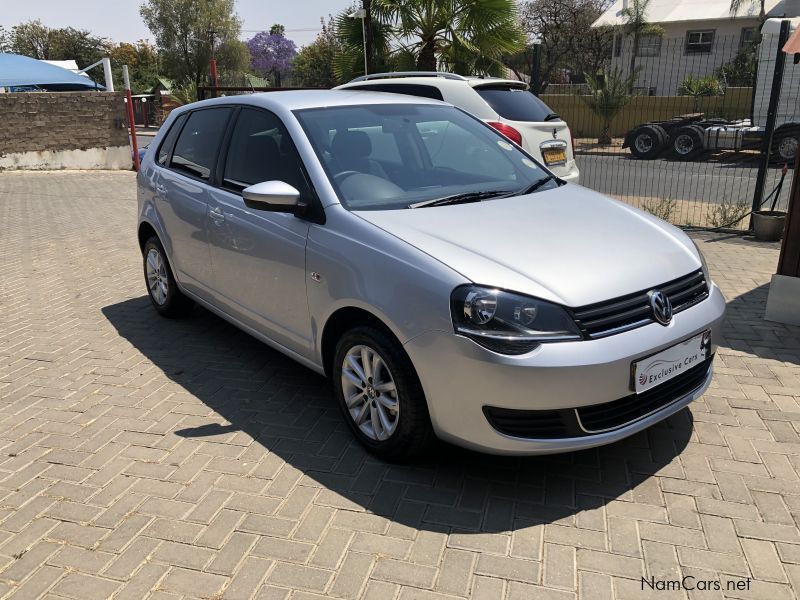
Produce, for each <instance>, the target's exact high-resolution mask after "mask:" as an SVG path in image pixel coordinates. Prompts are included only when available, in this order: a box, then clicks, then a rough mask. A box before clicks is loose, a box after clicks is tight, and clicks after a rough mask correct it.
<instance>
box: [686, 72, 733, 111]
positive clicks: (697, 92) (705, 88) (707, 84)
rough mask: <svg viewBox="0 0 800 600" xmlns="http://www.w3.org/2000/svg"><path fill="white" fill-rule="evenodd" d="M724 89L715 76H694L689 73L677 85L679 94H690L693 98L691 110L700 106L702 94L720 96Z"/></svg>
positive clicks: (695, 109)
mask: <svg viewBox="0 0 800 600" xmlns="http://www.w3.org/2000/svg"><path fill="white" fill-rule="evenodd" d="M724 93H725V90H724V89H723V88H722V84H721V83H720V82H719V79H717V78H716V77H711V76H708V77H695V76H694V75H689V76H687V77H686V79H684V80H683V81H682V82H681V84H680V85H679V86H678V95H679V96H691V97H692V98H694V108H693V110H694V111H695V112H697V111H698V110H699V107H700V98H702V97H704V96H722V95H723V94H724Z"/></svg>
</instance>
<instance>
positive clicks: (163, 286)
mask: <svg viewBox="0 0 800 600" xmlns="http://www.w3.org/2000/svg"><path fill="white" fill-rule="evenodd" d="M145 272H146V275H147V288H148V290H149V291H150V296H152V298H153V300H154V301H155V303H156V304H158V305H159V306H163V305H164V303H165V302H166V301H167V293H168V292H169V278H168V277H167V264H166V262H165V261H164V258H163V257H162V256H161V253H160V252H159V251H158V250H157V249H155V248H150V250H149V251H148V252H147V259H146V260H145Z"/></svg>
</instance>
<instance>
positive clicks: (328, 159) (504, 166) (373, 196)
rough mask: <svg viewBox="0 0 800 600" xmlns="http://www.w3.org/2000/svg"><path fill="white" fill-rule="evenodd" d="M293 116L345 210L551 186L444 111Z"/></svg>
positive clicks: (509, 148)
mask: <svg viewBox="0 0 800 600" xmlns="http://www.w3.org/2000/svg"><path fill="white" fill-rule="evenodd" d="M295 115H296V116H297V119H298V120H299V121H300V124H301V125H302V127H303V129H304V130H305V132H306V135H307V136H308V138H309V139H310V140H311V144H312V146H313V147H314V150H315V151H316V153H317V156H318V157H319V160H320V162H321V163H322V165H323V167H324V168H325V170H326V172H327V174H328V177H329V178H330V179H331V182H332V183H333V187H334V189H335V190H336V192H337V194H338V196H339V199H340V201H341V202H342V204H343V205H344V206H345V207H346V208H348V209H350V210H387V209H400V208H408V207H410V206H411V207H414V206H415V205H416V206H419V205H420V204H425V203H426V202H427V201H430V202H435V201H436V200H437V199H448V198H451V197H453V196H459V197H463V196H472V197H475V196H474V195H477V196H480V197H481V198H489V197H491V196H494V195H497V196H501V195H509V194H512V193H523V192H525V191H526V190H528V191H530V190H531V189H532V188H533V189H540V190H543V189H548V188H549V187H551V186H555V185H558V184H557V182H556V181H544V180H545V179H547V178H548V176H549V175H550V173H549V172H547V171H545V169H544V168H543V167H541V166H540V165H539V164H537V163H536V162H534V161H533V160H532V159H531V158H530V157H529V156H528V155H526V154H525V153H524V152H523V151H522V150H520V149H519V148H518V147H517V146H515V145H514V144H512V143H511V142H509V141H508V140H507V139H506V138H505V137H503V136H502V135H500V134H498V133H497V132H495V131H494V130H493V129H491V128H489V127H487V126H486V125H484V124H483V123H482V122H480V121H478V120H477V119H475V118H473V117H471V116H469V115H467V114H466V113H464V112H462V111H461V110H459V109H456V108H453V107H451V106H439V105H433V104H432V105H426V104H370V105H355V106H341V107H328V108H314V109H305V110H298V111H295ZM537 183H538V185H537ZM495 193H496V194H495Z"/></svg>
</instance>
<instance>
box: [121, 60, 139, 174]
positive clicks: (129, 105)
mask: <svg viewBox="0 0 800 600" xmlns="http://www.w3.org/2000/svg"><path fill="white" fill-rule="evenodd" d="M122 80H123V82H124V83H125V104H126V105H127V106H126V110H127V112H128V125H130V128H131V150H133V168H134V169H135V170H136V172H138V171H139V144H138V143H137V142H136V122H135V121H134V118H135V117H134V115H133V97H132V96H131V80H130V77H129V76H128V65H122Z"/></svg>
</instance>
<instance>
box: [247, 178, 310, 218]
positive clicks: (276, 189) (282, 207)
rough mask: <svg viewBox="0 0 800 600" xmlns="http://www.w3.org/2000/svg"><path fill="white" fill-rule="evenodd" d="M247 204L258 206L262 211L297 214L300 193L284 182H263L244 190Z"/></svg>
mask: <svg viewBox="0 0 800 600" xmlns="http://www.w3.org/2000/svg"><path fill="white" fill-rule="evenodd" d="M242 197H243V198H244V199H245V200H246V201H247V202H254V203H256V204H258V206H257V208H260V209H261V210H272V211H275V212H295V211H296V210H297V208H298V205H299V199H300V192H299V191H298V190H297V188H295V187H294V186H291V185H289V184H288V183H286V182H284V181H262V182H261V183H256V184H253V185H251V186H250V187H246V188H244V189H243V190H242Z"/></svg>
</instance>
